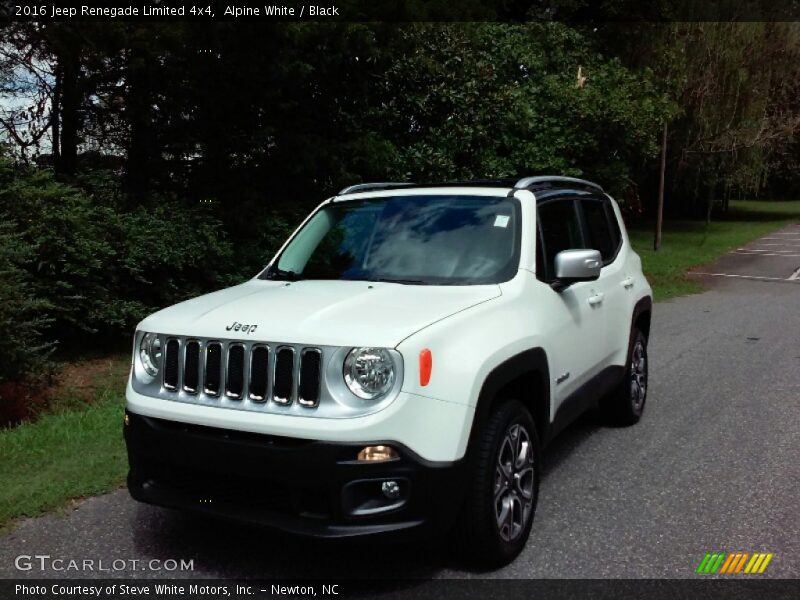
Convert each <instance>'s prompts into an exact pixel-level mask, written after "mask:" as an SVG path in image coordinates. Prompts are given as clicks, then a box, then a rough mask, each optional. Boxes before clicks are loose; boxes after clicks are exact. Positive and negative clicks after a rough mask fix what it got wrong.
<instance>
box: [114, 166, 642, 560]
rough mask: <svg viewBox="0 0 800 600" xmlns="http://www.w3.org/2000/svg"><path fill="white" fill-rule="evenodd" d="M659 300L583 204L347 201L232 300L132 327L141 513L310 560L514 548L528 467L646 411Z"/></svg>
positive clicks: (532, 490) (535, 479)
mask: <svg viewBox="0 0 800 600" xmlns="http://www.w3.org/2000/svg"><path fill="white" fill-rule="evenodd" d="M651 305H652V301H651V290H650V286H649V285H648V283H647V281H646V280H645V278H644V276H643V274H642V268H641V261H640V259H639V256H638V255H637V254H636V253H635V252H634V251H633V250H632V248H631V245H630V242H629V240H628V236H627V234H626V231H625V227H624V225H623V221H622V217H621V214H620V210H619V207H618V206H617V204H616V202H615V201H614V200H613V199H612V198H611V197H610V196H609V195H608V194H605V193H604V192H603V190H602V188H601V187H600V186H598V185H597V184H594V183H591V182H588V181H583V180H580V179H573V178H568V177H527V178H525V179H521V180H519V181H516V180H515V181H510V180H508V181H507V180H497V181H478V182H467V183H448V184H442V185H412V184H399V183H375V184H359V185H355V186H351V187H349V188H346V189H344V190H342V191H341V192H340V193H339V194H337V195H336V196H334V197H332V198H329V199H328V200H326V201H325V202H323V203H322V204H321V205H320V206H319V207H318V208H317V209H316V210H315V211H313V212H312V214H311V215H310V216H309V217H308V218H307V219H306V220H305V221H304V222H303V223H302V224H301V225H300V227H299V228H298V229H297V230H296V231H295V232H294V234H293V235H292V236H291V237H290V238H289V240H288V241H287V242H286V243H285V245H284V246H283V247H282V248H281V249H280V250H279V251H278V253H277V254H276V255H275V257H274V258H273V259H272V262H270V263H269V265H268V266H267V267H266V268H265V269H264V271H263V272H261V273H260V274H259V275H258V276H256V277H255V278H253V279H252V280H250V281H247V282H246V283H243V284H241V285H237V286H235V287H231V288H228V289H224V290H221V291H218V292H215V293H212V294H208V295H205V296H201V297H199V298H195V299H193V300H188V301H186V302H182V303H180V304H178V305H176V306H173V307H170V308H166V309H164V310H162V311H160V312H157V313H155V314H153V315H151V316H150V317H148V318H146V319H145V320H144V321H142V322H141V323H140V324H139V326H138V327H137V330H136V334H135V338H134V353H133V365H132V369H131V375H130V380H129V384H128V387H127V394H126V395H127V410H126V415H125V427H124V431H125V438H126V442H127V447H128V456H129V462H130V474H129V477H128V487H129V489H130V493H131V495H132V496H133V497H134V498H135V499H137V500H140V501H143V502H149V503H153V504H158V505H163V506H170V507H178V508H187V509H192V510H195V511H200V512H204V513H208V514H214V515H221V516H225V517H230V518H235V519H239V520H243V521H247V522H255V523H258V524H261V525H265V526H268V527H273V528H279V529H282V530H287V531H290V532H294V533H298V534H304V535H308V536H324V537H345V536H365V535H373V534H385V533H389V532H392V533H394V534H402V533H413V532H419V531H427V532H446V531H451V532H453V533H454V534H455V535H458V536H459V537H460V538H461V543H460V544H459V547H461V548H463V549H465V550H467V551H468V552H469V553H470V554H471V555H472V556H474V557H477V558H478V559H480V560H481V561H482V562H484V563H489V564H494V565H500V564H504V563H507V562H509V561H511V560H512V559H513V558H514V557H515V556H516V555H517V554H518V553H519V552H520V551H521V550H522V548H523V546H524V545H525V542H526V540H527V538H528V535H529V532H530V529H531V523H532V521H533V515H534V511H535V510H536V501H537V496H538V489H539V477H540V472H541V458H542V454H541V453H542V448H543V447H544V446H545V445H546V444H547V442H549V441H550V440H551V439H552V438H553V436H554V435H555V434H556V433H558V432H559V431H560V430H561V429H562V428H563V427H564V426H565V425H566V424H568V423H569V422H570V421H572V420H574V419H575V418H576V417H577V416H578V415H580V414H581V413H582V412H583V411H584V410H585V409H586V408H588V407H589V406H590V405H593V404H595V403H597V402H598V401H599V404H600V407H601V409H602V410H603V411H604V412H605V413H606V414H607V415H608V416H609V417H610V418H611V419H613V420H614V421H615V422H616V423H618V424H633V423H635V422H637V421H638V420H639V418H640V417H641V415H642V410H643V408H644V404H645V399H646V397H647V366H648V365H647V340H648V335H649V332H650V314H651Z"/></svg>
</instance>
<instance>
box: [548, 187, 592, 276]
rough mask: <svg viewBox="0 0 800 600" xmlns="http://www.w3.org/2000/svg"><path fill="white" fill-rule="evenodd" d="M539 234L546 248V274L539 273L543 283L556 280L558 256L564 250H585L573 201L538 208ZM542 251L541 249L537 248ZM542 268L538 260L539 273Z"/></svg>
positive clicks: (562, 201)
mask: <svg viewBox="0 0 800 600" xmlns="http://www.w3.org/2000/svg"><path fill="white" fill-rule="evenodd" d="M536 210H537V212H538V217H539V232H540V235H541V241H542V245H543V246H544V249H543V255H544V265H543V266H544V272H542V273H537V276H538V278H539V279H541V280H542V281H552V280H553V279H555V273H556V271H555V260H556V254H558V253H559V252H561V251H562V250H571V249H574V248H583V238H582V236H581V227H580V221H578V213H577V211H576V210H575V202H574V201H572V200H554V201H552V202H547V203H545V204H541V205H539V206H538V207H537V209H536ZM537 250H540V248H537ZM540 266H542V263H541V261H538V260H537V271H538V270H539V268H540Z"/></svg>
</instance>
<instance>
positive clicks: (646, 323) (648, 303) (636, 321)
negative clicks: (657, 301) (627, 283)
mask: <svg viewBox="0 0 800 600" xmlns="http://www.w3.org/2000/svg"><path fill="white" fill-rule="evenodd" d="M652 314H653V300H652V298H650V296H645V297H644V298H642V299H641V300H639V301H638V302H637V303H636V305H635V306H634V307H633V317H632V319H631V331H633V329H639V330H640V331H641V332H642V333H643V334H644V337H645V338H647V339H648V340H649V339H650V321H651V318H652Z"/></svg>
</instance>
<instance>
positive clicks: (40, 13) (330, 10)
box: [12, 2, 341, 19]
mask: <svg viewBox="0 0 800 600" xmlns="http://www.w3.org/2000/svg"><path fill="white" fill-rule="evenodd" d="M340 14H341V13H340V12H339V7H338V6H335V5H326V6H319V5H316V4H300V5H298V6H284V5H279V4H265V5H263V6H241V5H236V4H231V5H226V6H225V9H224V11H223V13H222V16H223V17H233V18H240V17H294V18H299V19H302V18H304V17H309V18H310V17H338V16H340ZM12 15H13V16H15V17H28V18H85V17H107V18H112V19H113V18H129V17H187V16H188V17H209V18H212V19H213V18H215V17H216V16H218V15H217V12H216V11H215V10H214V8H213V7H212V6H210V5H207V6H206V5H202V2H200V3H199V4H198V5H194V4H192V3H187V4H185V5H180V6H162V5H155V4H141V5H133V4H131V5H128V6H88V5H85V4H83V5H79V6H74V5H71V4H70V5H64V6H59V5H56V4H36V3H31V4H15V5H14V8H13V11H12Z"/></svg>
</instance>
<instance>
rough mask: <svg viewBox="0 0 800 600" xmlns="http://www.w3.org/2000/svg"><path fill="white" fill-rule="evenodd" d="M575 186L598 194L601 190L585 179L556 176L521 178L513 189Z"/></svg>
mask: <svg viewBox="0 0 800 600" xmlns="http://www.w3.org/2000/svg"><path fill="white" fill-rule="evenodd" d="M562 184H565V185H575V186H581V187H586V188H589V189H592V190H595V191H598V192H602V191H603V188H602V187H600V186H599V185H598V184H596V183H593V182H591V181H586V180H585V179H577V178H576V177H559V176H556V175H538V176H536V177H523V178H522V179H520V180H519V181H517V183H515V184H514V188H515V189H518V190H528V189H530V188H533V187H537V186H547V185H550V186H553V187H559V186H560V185H562Z"/></svg>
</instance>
